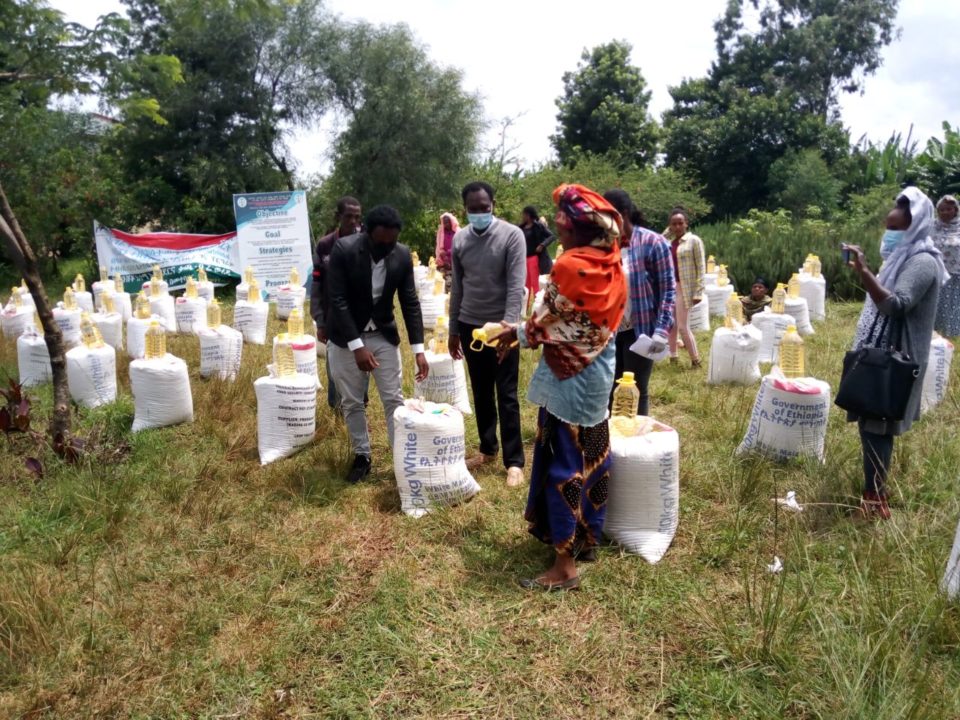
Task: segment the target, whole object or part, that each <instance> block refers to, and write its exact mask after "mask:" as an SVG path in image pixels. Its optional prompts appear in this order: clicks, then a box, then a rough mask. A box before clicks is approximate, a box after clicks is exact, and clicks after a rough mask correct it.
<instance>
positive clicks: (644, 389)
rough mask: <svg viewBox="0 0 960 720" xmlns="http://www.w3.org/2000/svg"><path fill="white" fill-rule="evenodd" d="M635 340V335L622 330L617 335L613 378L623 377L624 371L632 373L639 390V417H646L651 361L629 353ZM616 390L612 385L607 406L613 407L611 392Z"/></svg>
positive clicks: (651, 369) (648, 408)
mask: <svg viewBox="0 0 960 720" xmlns="http://www.w3.org/2000/svg"><path fill="white" fill-rule="evenodd" d="M636 339H637V335H636V333H635V332H634V331H633V330H632V329H630V330H624V331H623V332H619V333H617V340H616V343H617V360H616V370H615V371H614V375H613V376H614V378H619V377H620V376H621V375H623V372H624V370H626V371H627V372H632V373H633V375H634V379H635V380H636V381H637V388H639V390H640V408H639V410H638V413H639V414H640V415H647V414H649V412H650V375H651V374H652V373H653V360H651V359H650V358H647V357H644V356H643V355H637V354H636V353H635V352H630V346H631V345H633V343H634V341H635V340H636ZM616 389H617V383H616V382H614V383H613V390H611V391H610V403H609V406H610V407H613V392H614V390H616Z"/></svg>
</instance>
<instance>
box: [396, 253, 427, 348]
mask: <svg viewBox="0 0 960 720" xmlns="http://www.w3.org/2000/svg"><path fill="white" fill-rule="evenodd" d="M404 254H405V256H404V258H403V260H402V264H401V272H402V273H403V275H402V277H401V278H400V282H399V283H398V284H397V296H398V298H399V300H400V312H401V313H402V314H403V323H404V325H406V326H407V337H408V338H409V339H410V349H411V350H412V351H413V354H414V355H422V354H423V313H422V312H421V310H420V299H419V298H418V297H417V288H416V283H415V282H414V279H413V261H412V260H411V258H410V253H409V252H408V251H407V250H406V248H404Z"/></svg>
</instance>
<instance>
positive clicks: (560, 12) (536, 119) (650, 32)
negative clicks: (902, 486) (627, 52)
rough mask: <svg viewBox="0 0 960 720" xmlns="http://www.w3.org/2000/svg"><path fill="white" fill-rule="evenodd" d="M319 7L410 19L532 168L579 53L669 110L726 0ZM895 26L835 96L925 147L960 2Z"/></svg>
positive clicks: (318, 152) (302, 161) (850, 117)
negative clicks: (877, 61) (610, 64)
mask: <svg viewBox="0 0 960 720" xmlns="http://www.w3.org/2000/svg"><path fill="white" fill-rule="evenodd" d="M51 4H52V5H53V6H54V7H56V8H58V9H60V10H62V11H63V12H64V13H65V14H66V15H67V18H68V19H69V20H74V21H76V22H80V23H82V24H84V25H88V26H89V25H92V24H94V23H95V22H96V18H97V17H98V16H99V15H101V14H103V13H106V12H111V11H119V12H122V6H121V5H120V3H119V2H118V0H53V1H52V2H51ZM327 5H328V7H329V8H330V9H331V10H332V11H334V12H336V13H338V14H340V15H342V16H343V17H344V18H345V19H360V18H362V19H365V20H368V21H371V22H375V23H397V22H405V23H406V24H407V25H409V26H410V27H411V28H412V30H413V31H414V33H415V34H416V35H417V37H418V38H419V39H420V40H421V41H422V42H423V43H424V44H426V45H427V46H428V48H429V54H430V56H431V57H432V58H433V59H434V61H436V62H438V63H439V64H441V65H448V66H455V67H459V68H461V69H462V70H463V72H464V87H465V88H466V89H467V90H475V91H477V92H479V93H480V95H481V96H482V97H483V106H484V112H485V116H486V118H487V120H489V121H490V122H491V127H492V128H493V129H492V130H491V131H490V132H489V133H488V135H487V137H486V138H485V144H486V145H487V146H494V145H496V144H497V141H498V137H497V133H496V125H497V121H498V120H499V119H500V118H503V117H506V116H515V115H518V114H521V113H522V116H521V117H520V118H519V119H518V120H517V121H516V123H515V124H514V125H513V127H512V128H511V131H510V133H509V136H508V138H509V144H511V145H517V146H518V149H517V155H518V156H519V157H520V159H521V160H523V161H525V162H526V163H535V162H539V161H542V160H547V159H549V158H550V157H551V155H552V150H551V148H550V140H549V137H550V135H551V134H552V133H553V132H555V129H556V112H557V110H556V105H555V103H554V101H555V100H556V98H557V97H558V96H560V94H561V93H562V92H563V82H562V79H561V78H562V76H563V73H564V72H566V71H568V70H573V69H575V68H576V65H577V62H578V61H579V59H580V53H581V52H582V51H583V49H584V48H590V47H594V46H595V45H599V44H601V43H604V42H608V41H610V40H613V39H625V40H627V41H628V42H630V43H631V44H632V45H633V55H632V61H633V63H634V64H635V65H637V66H639V67H640V70H641V72H642V73H643V76H644V77H645V78H646V81H647V86H648V88H649V89H650V90H651V91H652V93H653V95H652V98H651V103H650V104H651V107H650V110H651V113H652V114H653V115H654V117H655V118H657V119H659V118H660V115H661V113H662V112H663V111H664V110H666V109H667V108H669V107H670V105H671V101H670V95H669V93H668V91H667V88H668V87H669V86H671V85H676V84H678V83H679V82H680V81H681V80H682V79H683V78H685V77H700V76H702V75H703V74H704V73H705V72H706V70H707V68H708V67H709V65H710V62H711V61H712V60H713V58H714V57H715V49H714V33H713V23H714V21H715V20H716V19H717V17H719V15H720V14H721V13H722V12H723V8H724V7H725V5H726V2H725V0H671V1H670V2H653V1H652V0H640V1H639V2H638V1H636V0H634V1H633V2H631V1H629V0H617V1H616V2H610V1H609V0H608V1H607V2H606V3H603V4H602V5H599V6H598V8H597V9H600V10H601V13H600V15H601V17H599V18H598V17H597V16H594V17H588V16H587V15H586V14H585V13H584V9H583V8H584V6H583V4H582V3H574V2H571V1H570V0H553V1H551V2H547V1H546V0H486V2H479V3H477V2H466V1H465V0H413V1H412V2H398V1H397V0H327ZM588 9H589V8H588ZM605 9H606V10H609V12H603V10H605ZM603 15H609V17H608V18H604V17H602V16H603ZM897 21H898V24H899V25H900V27H901V28H902V31H903V34H902V37H901V39H900V40H899V41H897V42H895V43H894V44H893V45H891V46H889V47H887V48H886V49H885V50H884V53H883V57H884V64H883V66H882V67H881V68H880V69H879V70H878V72H877V73H876V75H874V76H872V77H869V78H867V81H866V86H865V92H864V94H862V95H846V96H844V97H843V98H842V100H841V108H842V119H843V122H844V124H845V125H846V126H847V127H848V128H849V129H850V131H851V136H852V138H853V140H854V141H856V140H857V139H858V138H859V137H860V136H861V135H863V134H866V135H867V136H868V137H869V138H870V139H872V140H875V141H885V140H886V139H887V138H889V137H890V135H891V133H893V132H895V131H896V132H902V133H903V134H904V135H906V133H907V131H908V130H909V128H910V125H911V123H912V124H913V125H914V130H913V137H914V138H916V139H919V140H920V142H921V146H922V145H923V144H924V143H925V142H926V140H927V138H928V137H930V136H931V135H938V136H942V131H941V123H942V122H943V121H944V120H950V121H951V122H952V123H953V124H954V125H957V124H958V122H960V91H958V86H957V82H956V70H957V68H960V42H957V40H956V34H955V28H956V27H957V26H958V24H960V3H940V2H936V3H935V2H933V0H901V8H900V14H899V17H898V19H897ZM225 40H228V39H225ZM329 145H330V131H329V129H326V130H324V129H318V130H314V131H312V132H311V131H303V132H300V133H298V135H297V137H296V138H295V139H294V141H293V143H292V148H293V151H294V155H295V158H296V161H297V163H298V170H299V172H300V174H301V175H302V176H306V175H307V174H309V173H313V172H317V171H322V170H323V169H325V168H326V166H327V157H328V153H329Z"/></svg>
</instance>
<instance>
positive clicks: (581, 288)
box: [497, 185, 627, 590]
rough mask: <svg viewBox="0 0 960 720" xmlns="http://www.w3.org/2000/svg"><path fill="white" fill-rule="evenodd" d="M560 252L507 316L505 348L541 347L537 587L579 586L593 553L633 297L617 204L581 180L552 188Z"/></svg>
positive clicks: (533, 582) (534, 511) (528, 582)
mask: <svg viewBox="0 0 960 720" xmlns="http://www.w3.org/2000/svg"><path fill="white" fill-rule="evenodd" d="M553 201H554V203H555V204H556V206H557V215H556V227H557V233H558V235H559V238H560V242H561V244H562V245H563V250H564V252H563V253H562V254H561V255H560V256H559V257H558V258H557V260H556V263H555V264H554V266H553V269H552V271H551V272H550V280H549V282H548V283H547V286H546V288H545V289H544V293H543V298H542V299H541V300H540V301H539V302H538V303H537V304H536V305H535V306H534V308H533V314H532V315H531V317H530V319H529V320H528V321H527V322H526V324H524V325H520V326H514V325H509V324H507V323H504V326H505V327H506V329H505V331H504V332H503V333H502V334H501V335H498V336H497V343H498V344H497V349H498V352H499V354H500V357H501V358H507V357H509V356H510V354H511V352H512V349H513V347H514V345H515V344H516V343H517V342H518V341H519V344H520V347H521V348H533V349H536V348H542V349H543V352H542V354H541V356H540V361H539V363H538V364H537V367H536V369H535V370H534V373H533V377H532V378H531V380H530V386H529V389H528V392H527V399H528V400H530V402H532V403H534V404H536V405H539V406H540V412H539V415H538V419H537V438H536V442H535V444H534V450H533V470H532V472H531V475H530V492H529V495H528V497H527V508H526V512H525V513H524V517H525V518H526V520H527V522H528V523H529V531H530V533H531V534H532V535H533V536H534V537H536V538H537V539H538V540H540V541H541V542H543V543H545V544H547V545H551V546H553V550H554V562H553V565H552V566H551V567H550V568H549V569H547V570H546V571H545V572H544V573H542V574H541V575H539V576H537V577H534V578H529V579H523V580H521V581H520V584H521V586H523V587H524V588H527V589H531V590H575V589H577V588H578V587H580V577H579V575H578V574H577V566H576V560H578V559H579V560H582V561H589V560H592V559H595V555H596V551H595V548H596V546H597V544H598V543H599V542H600V537H601V532H602V530H603V520H604V517H605V515H606V505H607V488H608V484H609V481H610V433H609V430H608V426H607V419H606V418H607V397H608V396H609V395H610V388H611V387H612V386H613V373H614V365H615V355H616V350H615V342H614V338H615V336H616V333H617V328H618V327H619V326H620V320H621V318H622V317H623V313H624V310H625V308H626V303H627V290H626V286H625V283H624V280H623V270H622V268H621V264H620V248H619V245H618V239H619V237H620V233H621V228H622V225H621V218H620V214H619V213H618V212H617V211H616V210H615V209H614V207H613V205H611V204H610V203H609V202H608V201H607V200H605V199H604V198H603V196H601V195H599V194H597V193H596V192H594V191H593V190H590V189H589V188H586V187H583V186H581V185H561V186H560V187H558V188H557V189H556V190H554V191H553Z"/></svg>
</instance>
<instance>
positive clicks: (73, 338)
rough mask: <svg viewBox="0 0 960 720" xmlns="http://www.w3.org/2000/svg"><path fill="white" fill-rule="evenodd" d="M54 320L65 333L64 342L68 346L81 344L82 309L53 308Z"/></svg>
mask: <svg viewBox="0 0 960 720" xmlns="http://www.w3.org/2000/svg"><path fill="white" fill-rule="evenodd" d="M53 319H54V322H56V323H57V325H58V326H59V327H60V332H61V333H63V342H64V343H65V344H66V346H67V347H68V348H72V347H75V346H76V345H79V344H80V340H81V338H82V335H81V333H80V310H79V308H78V309H76V310H65V309H63V308H59V307H57V308H54V309H53Z"/></svg>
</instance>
